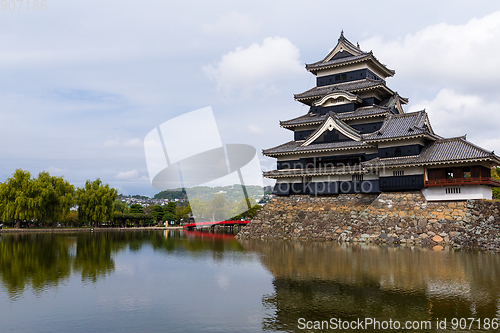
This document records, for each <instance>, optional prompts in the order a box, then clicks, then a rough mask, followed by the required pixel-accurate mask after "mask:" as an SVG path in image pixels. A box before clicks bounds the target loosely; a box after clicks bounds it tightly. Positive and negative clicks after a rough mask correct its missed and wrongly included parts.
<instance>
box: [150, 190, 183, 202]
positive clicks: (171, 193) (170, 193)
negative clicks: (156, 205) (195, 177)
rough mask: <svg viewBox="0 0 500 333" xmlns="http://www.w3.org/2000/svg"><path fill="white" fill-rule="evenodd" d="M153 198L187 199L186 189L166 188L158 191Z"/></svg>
mask: <svg viewBox="0 0 500 333" xmlns="http://www.w3.org/2000/svg"><path fill="white" fill-rule="evenodd" d="M153 199H169V200H175V199H187V195H186V192H185V191H184V189H175V190H166V191H161V192H159V193H156V194H155V195H154V197H153Z"/></svg>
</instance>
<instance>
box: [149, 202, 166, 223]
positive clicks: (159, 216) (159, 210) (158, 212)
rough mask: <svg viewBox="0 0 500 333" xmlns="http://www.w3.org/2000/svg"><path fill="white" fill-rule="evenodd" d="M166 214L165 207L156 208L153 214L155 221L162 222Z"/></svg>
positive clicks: (157, 206) (158, 206)
mask: <svg viewBox="0 0 500 333" xmlns="http://www.w3.org/2000/svg"><path fill="white" fill-rule="evenodd" d="M164 214H165V213H164V211H163V207H162V206H160V205H156V206H154V207H153V210H152V212H151V215H153V218H154V220H155V221H161V220H162V217H163V215H164Z"/></svg>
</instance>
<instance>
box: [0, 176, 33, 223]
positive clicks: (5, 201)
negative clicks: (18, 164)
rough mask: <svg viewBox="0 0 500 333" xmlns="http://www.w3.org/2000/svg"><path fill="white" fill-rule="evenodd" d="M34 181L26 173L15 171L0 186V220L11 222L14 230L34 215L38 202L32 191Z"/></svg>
mask: <svg viewBox="0 0 500 333" xmlns="http://www.w3.org/2000/svg"><path fill="white" fill-rule="evenodd" d="M34 187H35V186H34V180H33V179H32V178H31V174H30V173H29V172H28V171H25V170H21V169H17V170H16V171H15V172H14V174H13V175H12V177H11V178H8V179H7V181H6V182H5V183H2V184H0V218H1V220H2V221H6V222H7V221H9V222H10V221H13V222H14V223H15V226H16V228H19V227H20V226H21V221H23V220H31V219H33V218H34V216H35V215H36V211H37V209H38V208H39V205H40V200H39V198H38V197H37V195H36V193H35V192H36V191H34Z"/></svg>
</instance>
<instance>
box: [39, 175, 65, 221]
mask: <svg viewBox="0 0 500 333" xmlns="http://www.w3.org/2000/svg"><path fill="white" fill-rule="evenodd" d="M34 192H35V193H36V194H37V201H39V202H38V207H39V209H37V211H36V214H35V218H36V219H37V220H38V221H39V222H42V223H45V222H47V221H51V222H52V223H53V226H54V225H55V223H56V222H57V221H62V220H64V219H66V217H67V216H68V215H69V212H70V209H71V207H73V205H74V203H75V200H74V194H75V187H74V186H73V185H71V184H70V183H69V182H67V181H65V180H64V179H63V178H62V177H54V176H51V175H49V173H48V172H45V171H43V172H40V173H39V174H38V178H37V179H36V180H35V181H34Z"/></svg>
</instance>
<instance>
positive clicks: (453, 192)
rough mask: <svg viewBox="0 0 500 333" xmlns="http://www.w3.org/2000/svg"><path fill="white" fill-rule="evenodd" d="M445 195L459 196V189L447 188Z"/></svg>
mask: <svg viewBox="0 0 500 333" xmlns="http://www.w3.org/2000/svg"><path fill="white" fill-rule="evenodd" d="M445 191H446V194H460V187H447V188H446V190H445Z"/></svg>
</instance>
